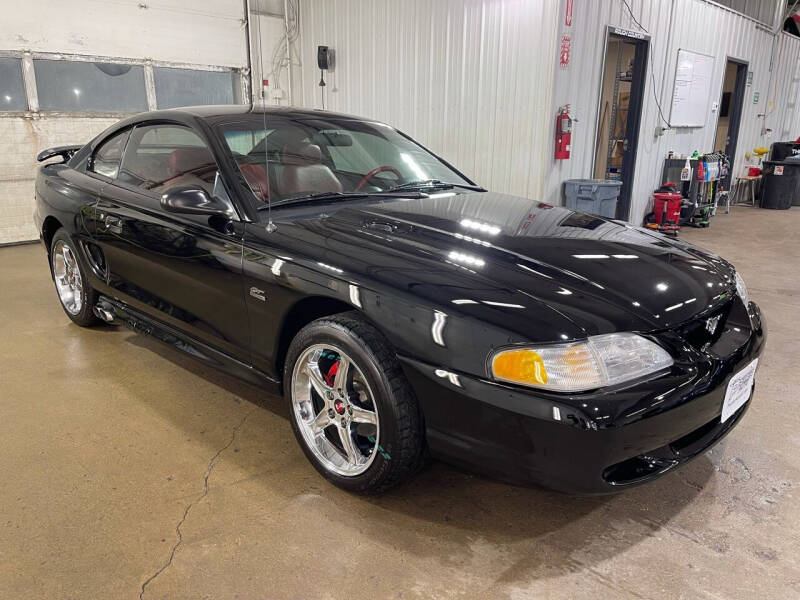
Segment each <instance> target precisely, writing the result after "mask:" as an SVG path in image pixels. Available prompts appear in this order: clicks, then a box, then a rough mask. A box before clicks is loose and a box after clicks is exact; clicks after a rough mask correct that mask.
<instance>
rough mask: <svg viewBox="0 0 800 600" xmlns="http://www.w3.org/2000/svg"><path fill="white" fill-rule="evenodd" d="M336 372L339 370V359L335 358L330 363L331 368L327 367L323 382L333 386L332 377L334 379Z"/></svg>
mask: <svg viewBox="0 0 800 600" xmlns="http://www.w3.org/2000/svg"><path fill="white" fill-rule="evenodd" d="M338 372H339V361H338V360H337V361H336V362H335V363H333V364H332V365H331V368H330V369H328V372H327V373H325V383H327V384H328V385H329V386H331V387H333V381H334V379H336V373H338Z"/></svg>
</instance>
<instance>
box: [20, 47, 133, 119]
mask: <svg viewBox="0 0 800 600" xmlns="http://www.w3.org/2000/svg"><path fill="white" fill-rule="evenodd" d="M33 70H34V73H35V75H36V88H37V91H38V95H39V108H40V109H41V110H59V111H102V112H139V111H145V110H147V94H146V92H145V85H144V67H142V66H141V65H121V64H113V63H100V62H80V61H68V60H46V59H35V60H34V61H33Z"/></svg>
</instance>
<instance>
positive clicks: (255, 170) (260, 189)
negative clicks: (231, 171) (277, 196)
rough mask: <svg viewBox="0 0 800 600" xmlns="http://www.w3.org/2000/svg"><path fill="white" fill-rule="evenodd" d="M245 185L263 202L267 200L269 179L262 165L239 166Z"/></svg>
mask: <svg viewBox="0 0 800 600" xmlns="http://www.w3.org/2000/svg"><path fill="white" fill-rule="evenodd" d="M239 170H240V171H241V172H242V175H244V179H245V181H247V185H249V186H250V189H251V190H253V193H254V194H255V195H256V197H258V198H260V199H261V200H262V201H263V202H267V201H268V200H269V177H268V176H267V172H266V171H265V170H264V167H263V166H262V165H239Z"/></svg>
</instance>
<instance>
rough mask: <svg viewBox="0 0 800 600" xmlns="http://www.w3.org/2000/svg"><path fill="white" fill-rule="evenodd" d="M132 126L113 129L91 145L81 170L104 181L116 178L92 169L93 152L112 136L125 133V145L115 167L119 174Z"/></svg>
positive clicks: (107, 181) (95, 152) (109, 181)
mask: <svg viewBox="0 0 800 600" xmlns="http://www.w3.org/2000/svg"><path fill="white" fill-rule="evenodd" d="M134 127H135V125H134V126H129V127H121V128H120V129H117V130H115V131H114V132H112V133H110V134H109V135H107V136H105V137H104V138H103V139H102V140H101V141H99V142H98V143H97V144H95V145H94V146H93V147H92V151H91V152H90V153H89V156H87V157H86V162H85V163H84V168H83V172H84V173H85V174H86V175H88V176H89V177H94V178H95V179H99V180H100V181H103V182H105V183H113V182H114V181H115V180H116V177H113V178H112V177H109V176H108V175H103V174H102V173H98V172H97V171H94V170H92V169H93V167H94V157H95V154H97V152H98V151H99V150H100V149H101V148H102V147H103V146H105V145H106V144H107V143H108V142H110V141H111V140H112V139H113V138H115V137H117V136H118V135H120V134H122V133H124V134H126V135H127V137H126V138H125V145H124V146H123V147H122V152H121V153H120V156H119V167H117V175H119V170H120V168H122V159H123V158H124V157H125V150H126V149H127V148H128V142H129V141H130V139H131V132H132V131H133V128H134Z"/></svg>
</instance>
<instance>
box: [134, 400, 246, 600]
mask: <svg viewBox="0 0 800 600" xmlns="http://www.w3.org/2000/svg"><path fill="white" fill-rule="evenodd" d="M251 412H252V411H251ZM250 414H251V413H250V412H248V413H247V414H246V415H245V416H244V417H242V420H241V421H239V423H238V424H237V425H236V426H235V427H234V428H233V429H232V430H231V437H230V439H229V440H228V442H227V443H226V444H225V445H224V446H223V447H222V448H220V449H219V450H217V452H216V454H214V456H212V457H211V460H210V461H208V467H207V468H206V474H205V477H204V478H203V491H202V493H201V494H200V495H199V496H198V497H197V498H196V499H195V500H193V501H192V502H190V503H189V504H187V505H186V507H185V508H184V510H183V516H182V517H181V519H180V521H178V524H177V525H176V526H175V534H176V535H177V537H178V539H177V540H176V542H175V544H174V545H173V546H172V550H171V551H170V553H169V559H168V560H167V561H166V562H165V563H164V564H163V565H161V567H160V568H159V569H158V570H157V571H156V572H155V573H153V574H152V575H150V577H148V578H147V579H145V580H144V581H143V582H142V589H141V591H140V592H139V600H144V594H145V592H146V591H147V588H148V586H149V585H150V584H151V583H153V582H154V581H155V580H156V579H157V578H158V577H159V576H161V574H162V573H164V571H166V570H167V569H169V568H170V567H171V566H172V561H173V560H174V559H175V553H176V552H177V551H178V548H179V547H180V545H181V544H182V543H183V534H182V533H181V527H183V524H184V523H185V522H186V519H187V517H188V516H189V512H190V511H191V510H192V507H193V506H195V505H197V504H198V503H199V502H200V501H201V500H202V499H203V498H205V497H206V496H208V489H209V488H208V478H209V477H211V472H212V471H213V470H214V467H215V466H216V465H217V461H218V460H219V457H220V456H222V453H223V452H225V450H227V449H228V448H230V447H231V446H232V445H233V442H234V441H236V434H237V433H238V432H239V430H240V429H241V428H242V427H243V426H244V424H245V422H246V421H247V418H248V417H249V416H250Z"/></svg>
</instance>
